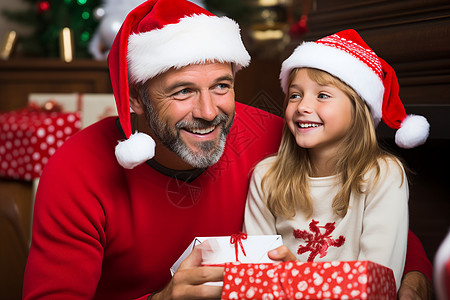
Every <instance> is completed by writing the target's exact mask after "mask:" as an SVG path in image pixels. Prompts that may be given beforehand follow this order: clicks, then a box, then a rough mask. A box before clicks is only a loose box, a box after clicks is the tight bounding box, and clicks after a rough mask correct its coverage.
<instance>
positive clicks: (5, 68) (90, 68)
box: [0, 58, 112, 111]
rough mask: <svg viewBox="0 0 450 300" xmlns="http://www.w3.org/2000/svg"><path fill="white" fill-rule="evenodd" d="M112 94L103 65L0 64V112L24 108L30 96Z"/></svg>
mask: <svg viewBox="0 0 450 300" xmlns="http://www.w3.org/2000/svg"><path fill="white" fill-rule="evenodd" d="M72 92H74V93H112V87H111V83H110V79H109V71H108V67H107V64H106V62H104V61H94V60H87V59H86V60H74V61H72V62H70V63H65V62H64V61H62V60H59V59H24V58H22V59H19V58H17V59H11V60H8V61H1V60H0V99H1V100H0V111H10V110H14V109H18V108H23V107H25V106H26V105H27V102H28V94H30V93H72Z"/></svg>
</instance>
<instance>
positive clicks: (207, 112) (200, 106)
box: [193, 91, 219, 121]
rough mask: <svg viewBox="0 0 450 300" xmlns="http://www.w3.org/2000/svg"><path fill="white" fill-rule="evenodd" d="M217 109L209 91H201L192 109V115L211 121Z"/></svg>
mask: <svg viewBox="0 0 450 300" xmlns="http://www.w3.org/2000/svg"><path fill="white" fill-rule="evenodd" d="M218 113H219V109H218V108H217V105H216V103H215V101H214V98H213V97H212V95H211V93H210V92H209V91H207V92H205V91H201V92H200V95H199V97H198V101H197V103H196V107H195V108H194V111H193V117H194V118H198V119H203V120H206V121H212V120H214V118H215V117H216V116H217V115H218Z"/></svg>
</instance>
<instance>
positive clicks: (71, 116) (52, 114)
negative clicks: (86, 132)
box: [0, 107, 81, 180]
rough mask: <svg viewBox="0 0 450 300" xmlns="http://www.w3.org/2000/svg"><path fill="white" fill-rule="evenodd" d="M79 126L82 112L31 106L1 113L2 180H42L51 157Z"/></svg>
mask: <svg viewBox="0 0 450 300" xmlns="http://www.w3.org/2000/svg"><path fill="white" fill-rule="evenodd" d="M80 127H81V121H80V113H79V112H73V113H63V112H57V111H48V110H43V109H40V108H37V107H28V108H25V109H21V110H16V111H11V112H5V113H0V177H4V178H13V179H25V180H32V179H33V178H37V177H40V175H41V173H42V169H43V167H44V165H45V164H46V163H47V161H48V159H49V158H50V156H51V155H52V154H53V153H54V152H55V151H56V149H58V148H59V147H60V146H61V145H62V144H63V143H64V141H65V140H66V139H67V138H68V137H70V136H71V135H73V134H74V133H75V132H77V131H79V130H80Z"/></svg>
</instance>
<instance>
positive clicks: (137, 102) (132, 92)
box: [128, 84, 144, 115]
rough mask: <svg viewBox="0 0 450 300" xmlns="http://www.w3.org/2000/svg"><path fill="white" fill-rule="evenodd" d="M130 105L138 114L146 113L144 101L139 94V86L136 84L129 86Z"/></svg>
mask: <svg viewBox="0 0 450 300" xmlns="http://www.w3.org/2000/svg"><path fill="white" fill-rule="evenodd" d="M128 93H129V98H130V107H131V109H132V110H133V111H134V112H135V113H136V114H138V115H142V114H143V113H144V103H143V102H142V99H141V97H140V96H139V91H138V87H137V86H136V85H135V84H132V85H130V88H129V92H128Z"/></svg>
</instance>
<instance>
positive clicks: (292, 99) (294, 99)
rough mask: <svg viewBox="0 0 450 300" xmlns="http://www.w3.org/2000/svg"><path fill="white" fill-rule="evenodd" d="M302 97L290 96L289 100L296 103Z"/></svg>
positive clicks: (297, 95)
mask: <svg viewBox="0 0 450 300" xmlns="http://www.w3.org/2000/svg"><path fill="white" fill-rule="evenodd" d="M301 98H302V97H301V96H300V95H299V94H291V95H290V96H289V100H291V101H296V100H299V99H301Z"/></svg>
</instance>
